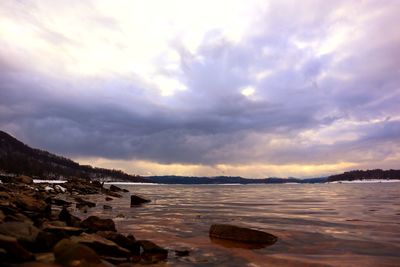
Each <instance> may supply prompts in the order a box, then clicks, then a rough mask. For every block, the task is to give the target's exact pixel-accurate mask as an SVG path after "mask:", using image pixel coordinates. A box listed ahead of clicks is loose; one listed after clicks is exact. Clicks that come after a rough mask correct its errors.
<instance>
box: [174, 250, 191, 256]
mask: <svg viewBox="0 0 400 267" xmlns="http://www.w3.org/2000/svg"><path fill="white" fill-rule="evenodd" d="M189 253H190V251H189V250H187V249H185V250H175V255H176V256H177V257H187V256H189Z"/></svg>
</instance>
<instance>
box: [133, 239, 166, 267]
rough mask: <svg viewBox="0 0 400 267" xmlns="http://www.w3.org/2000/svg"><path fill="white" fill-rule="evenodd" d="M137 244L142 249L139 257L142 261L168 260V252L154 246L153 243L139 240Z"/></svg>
mask: <svg viewBox="0 0 400 267" xmlns="http://www.w3.org/2000/svg"><path fill="white" fill-rule="evenodd" d="M137 242H138V243H139V244H140V247H141V248H142V249H143V252H142V254H141V255H140V256H141V257H142V259H143V260H144V261H147V262H158V261H162V260H166V259H167V258H168V250H166V249H164V248H162V247H160V246H158V245H156V244H155V243H153V242H151V241H148V240H139V241H137Z"/></svg>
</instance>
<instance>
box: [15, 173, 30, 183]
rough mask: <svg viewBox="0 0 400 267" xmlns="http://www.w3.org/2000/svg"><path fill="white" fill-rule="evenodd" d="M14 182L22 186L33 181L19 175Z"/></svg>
mask: <svg viewBox="0 0 400 267" xmlns="http://www.w3.org/2000/svg"><path fill="white" fill-rule="evenodd" d="M15 181H16V182H17V183H22V184H33V179H32V178H31V177H29V176H26V175H21V176H18V177H16V178H15Z"/></svg>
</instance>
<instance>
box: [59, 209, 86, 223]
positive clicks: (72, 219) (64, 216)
mask: <svg viewBox="0 0 400 267" xmlns="http://www.w3.org/2000/svg"><path fill="white" fill-rule="evenodd" d="M58 219H59V220H60V221H64V222H65V223H66V224H67V225H68V226H74V227H78V226H80V223H81V219H79V218H78V217H76V216H74V215H72V214H71V213H70V212H69V211H68V209H67V208H65V207H64V208H63V209H62V210H61V211H60V214H59V215H58Z"/></svg>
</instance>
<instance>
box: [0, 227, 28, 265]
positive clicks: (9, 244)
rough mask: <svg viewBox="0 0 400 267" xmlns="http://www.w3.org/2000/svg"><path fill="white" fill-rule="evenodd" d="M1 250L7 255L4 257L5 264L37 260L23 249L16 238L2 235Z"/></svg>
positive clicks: (0, 238)
mask: <svg viewBox="0 0 400 267" xmlns="http://www.w3.org/2000/svg"><path fill="white" fill-rule="evenodd" d="M0 248H1V249H2V250H3V252H4V251H5V252H6V253H5V254H4V253H3V255H2V261H3V262H25V261H31V260H35V256H34V255H33V254H32V253H30V252H29V251H27V250H26V249H25V248H23V247H22V246H21V245H20V244H19V243H18V241H17V239H16V238H15V237H11V236H6V235H2V234H0Z"/></svg>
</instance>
